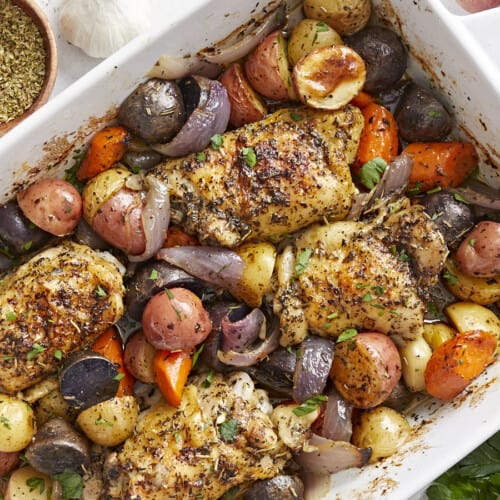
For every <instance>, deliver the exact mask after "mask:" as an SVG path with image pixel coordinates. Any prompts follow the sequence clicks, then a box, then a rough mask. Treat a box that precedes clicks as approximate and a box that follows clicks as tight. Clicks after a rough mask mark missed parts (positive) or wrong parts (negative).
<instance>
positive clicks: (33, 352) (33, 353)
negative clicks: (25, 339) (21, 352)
mask: <svg viewBox="0 0 500 500" xmlns="http://www.w3.org/2000/svg"><path fill="white" fill-rule="evenodd" d="M45 350H46V347H43V345H40V344H33V348H32V349H31V351H30V352H28V355H27V356H26V357H27V359H28V361H31V360H32V359H34V358H36V357H37V356H38V355H39V354H41V353H42V352H44V351H45Z"/></svg>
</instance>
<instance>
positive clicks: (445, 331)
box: [424, 321, 457, 350]
mask: <svg viewBox="0 0 500 500" xmlns="http://www.w3.org/2000/svg"><path fill="white" fill-rule="evenodd" d="M456 333H457V332H456V330H454V329H453V328H452V327H451V326H449V325H447V324H446V323H442V322H441V321H437V322H436V323H425V324H424V339H425V341H426V342H427V343H428V344H429V345H430V347H431V349H432V350H434V349H436V348H437V347H439V346H440V345H441V344H442V343H443V342H445V341H446V340H448V339H451V337H453V335H455V334H456Z"/></svg>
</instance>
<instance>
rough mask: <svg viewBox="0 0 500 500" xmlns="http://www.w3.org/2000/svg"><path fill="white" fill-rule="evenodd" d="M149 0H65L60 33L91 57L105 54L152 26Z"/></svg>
mask: <svg viewBox="0 0 500 500" xmlns="http://www.w3.org/2000/svg"><path fill="white" fill-rule="evenodd" d="M151 11H152V9H151V2H150V0H141V1H140V2H139V1H138V0H64V1H63V4H62V7H61V12H60V15H59V25H60V30H61V34H62V36H63V37H64V38H65V39H66V40H67V41H68V42H70V43H71V44H73V45H76V46H77V47H80V48H81V49H82V50H83V51H84V52H85V53H86V54H88V55H89V56H91V57H108V56H109V55H111V54H112V53H113V52H115V51H116V50H118V49H119V48H120V47H122V46H123V45H125V44H126V43H127V42H129V41H130V40H132V38H134V37H136V36H137V35H139V34H140V33H143V32H144V31H145V30H146V29H148V28H149V27H150V26H151V19H152V12H151Z"/></svg>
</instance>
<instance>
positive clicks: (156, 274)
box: [149, 269, 158, 281]
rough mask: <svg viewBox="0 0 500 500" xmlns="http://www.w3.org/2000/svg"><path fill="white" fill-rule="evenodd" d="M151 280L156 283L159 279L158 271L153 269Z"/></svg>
mask: <svg viewBox="0 0 500 500" xmlns="http://www.w3.org/2000/svg"><path fill="white" fill-rule="evenodd" d="M149 279H150V280H152V281H155V280H157V279H158V271H157V270H156V269H152V270H151V273H150V275H149Z"/></svg>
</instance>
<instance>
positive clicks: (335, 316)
mask: <svg viewBox="0 0 500 500" xmlns="http://www.w3.org/2000/svg"><path fill="white" fill-rule="evenodd" d="M338 317H339V313H338V312H334V313H331V314H329V315H328V316H327V318H328V319H335V318H338Z"/></svg>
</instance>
